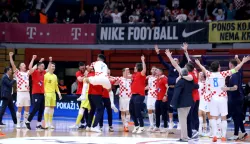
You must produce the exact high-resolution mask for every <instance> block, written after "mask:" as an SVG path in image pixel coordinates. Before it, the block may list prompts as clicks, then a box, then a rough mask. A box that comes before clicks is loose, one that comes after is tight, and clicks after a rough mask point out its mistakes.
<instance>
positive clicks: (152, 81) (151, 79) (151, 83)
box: [148, 75, 157, 98]
mask: <svg viewBox="0 0 250 144" xmlns="http://www.w3.org/2000/svg"><path fill="white" fill-rule="evenodd" d="M156 83H157V77H156V76H152V75H149V76H148V97H154V98H156V97H157V89H156Z"/></svg>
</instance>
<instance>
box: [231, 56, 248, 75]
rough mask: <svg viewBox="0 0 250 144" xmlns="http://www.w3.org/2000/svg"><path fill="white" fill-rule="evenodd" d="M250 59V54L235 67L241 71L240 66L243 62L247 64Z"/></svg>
mask: <svg viewBox="0 0 250 144" xmlns="http://www.w3.org/2000/svg"><path fill="white" fill-rule="evenodd" d="M249 60H250V57H249V56H247V57H244V58H243V59H242V62H241V63H239V64H238V65H237V66H236V67H235V68H234V69H235V71H239V70H240V68H241V67H242V66H243V64H245V63H246V62H248V61H249Z"/></svg>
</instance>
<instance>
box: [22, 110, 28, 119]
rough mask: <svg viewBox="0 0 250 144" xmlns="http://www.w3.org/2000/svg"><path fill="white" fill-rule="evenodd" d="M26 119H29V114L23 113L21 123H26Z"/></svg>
mask: <svg viewBox="0 0 250 144" xmlns="http://www.w3.org/2000/svg"><path fill="white" fill-rule="evenodd" d="M28 117H29V112H26V111H24V114H23V121H24V122H26V121H27V120H28Z"/></svg>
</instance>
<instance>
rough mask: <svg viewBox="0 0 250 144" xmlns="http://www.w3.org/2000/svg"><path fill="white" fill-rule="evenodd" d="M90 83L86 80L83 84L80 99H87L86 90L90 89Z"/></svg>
mask: <svg viewBox="0 0 250 144" xmlns="http://www.w3.org/2000/svg"><path fill="white" fill-rule="evenodd" d="M88 85H89V84H88V83H86V82H84V83H83V86H82V94H81V96H80V100H85V99H86V91H87V89H88Z"/></svg>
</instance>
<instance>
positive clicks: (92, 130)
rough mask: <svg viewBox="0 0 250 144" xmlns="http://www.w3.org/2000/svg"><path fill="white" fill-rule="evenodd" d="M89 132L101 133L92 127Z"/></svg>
mask: <svg viewBox="0 0 250 144" xmlns="http://www.w3.org/2000/svg"><path fill="white" fill-rule="evenodd" d="M90 131H91V132H96V133H101V131H100V130H99V129H98V128H97V127H92V128H91V129H90Z"/></svg>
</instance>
